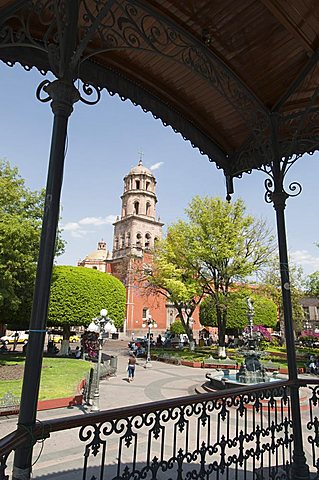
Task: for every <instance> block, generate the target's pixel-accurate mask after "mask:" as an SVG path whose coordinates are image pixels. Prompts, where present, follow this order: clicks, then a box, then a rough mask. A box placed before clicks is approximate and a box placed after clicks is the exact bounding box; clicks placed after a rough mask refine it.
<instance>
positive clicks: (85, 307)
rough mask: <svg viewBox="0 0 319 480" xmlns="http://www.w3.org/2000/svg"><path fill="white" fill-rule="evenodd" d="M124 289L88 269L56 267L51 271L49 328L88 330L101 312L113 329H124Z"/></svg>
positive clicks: (118, 283) (110, 278) (114, 281)
mask: <svg viewBox="0 0 319 480" xmlns="http://www.w3.org/2000/svg"><path fill="white" fill-rule="evenodd" d="M125 302H126V295H125V287H124V285H123V284H122V283H121V282H120V281H119V280H118V279H117V278H116V277H113V276H112V275H110V274H109V273H103V272H99V271H98V270H94V269H91V268H84V267H70V266H56V267H54V269H53V276H52V283H51V295H50V304H49V315H48V325H49V326H63V325H83V326H87V325H89V323H90V322H91V320H92V318H95V317H97V316H98V315H99V313H100V311H101V309H102V308H106V309H107V311H108V317H110V318H111V319H112V320H113V321H114V324H115V326H116V328H120V327H122V325H123V321H124V315H125Z"/></svg>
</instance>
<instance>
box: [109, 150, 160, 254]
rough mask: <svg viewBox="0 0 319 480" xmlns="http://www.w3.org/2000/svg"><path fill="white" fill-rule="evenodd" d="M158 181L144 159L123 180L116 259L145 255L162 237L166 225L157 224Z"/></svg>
mask: <svg viewBox="0 0 319 480" xmlns="http://www.w3.org/2000/svg"><path fill="white" fill-rule="evenodd" d="M155 189H156V179H155V177H154V175H153V174H152V172H151V171H150V170H149V169H148V168H147V167H145V166H144V165H143V162H142V159H140V160H139V162H138V164H137V165H136V166H135V167H133V168H131V170H130V171H129V173H128V174H127V175H126V176H125V177H124V192H123V195H122V196H121V199H122V212H121V217H120V219H119V220H118V221H116V222H115V223H114V227H115V228H114V244H113V258H116V257H120V256H123V255H126V254H127V253H128V250H129V251H132V249H133V250H134V254H135V255H137V254H140V255H141V254H142V252H143V250H145V249H152V248H153V247H154V242H155V241H156V240H157V239H159V238H160V237H161V234H162V226H163V224H162V223H160V222H158V221H156V203H157V197H156V193H155Z"/></svg>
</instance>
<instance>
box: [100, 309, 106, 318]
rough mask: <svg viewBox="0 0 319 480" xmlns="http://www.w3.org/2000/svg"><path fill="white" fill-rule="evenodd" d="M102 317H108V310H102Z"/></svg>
mask: <svg viewBox="0 0 319 480" xmlns="http://www.w3.org/2000/svg"><path fill="white" fill-rule="evenodd" d="M100 315H101V317H106V315H107V310H106V308H102V310H101V311H100Z"/></svg>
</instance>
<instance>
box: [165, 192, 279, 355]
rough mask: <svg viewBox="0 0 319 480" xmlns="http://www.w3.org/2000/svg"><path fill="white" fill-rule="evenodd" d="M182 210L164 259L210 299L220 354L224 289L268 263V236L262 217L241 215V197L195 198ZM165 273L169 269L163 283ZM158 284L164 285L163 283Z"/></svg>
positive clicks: (224, 316)
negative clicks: (229, 200) (182, 216)
mask: <svg viewBox="0 0 319 480" xmlns="http://www.w3.org/2000/svg"><path fill="white" fill-rule="evenodd" d="M186 213H187V216H188V221H179V222H177V223H176V224H174V225H172V226H171V227H169V229H168V235H167V238H166V242H167V245H168V247H167V250H168V251H169V252H173V254H171V255H170V256H168V262H169V265H170V268H171V269H173V271H175V270H177V271H179V269H181V268H182V270H183V271H187V278H188V279H192V282H194V285H196V293H197V295H198V296H199V297H202V296H203V295H204V294H205V295H209V296H211V297H212V299H213V301H214V305H215V309H216V319H217V326H218V337H219V339H218V341H219V355H220V356H225V331H226V326H227V297H228V294H229V290H230V288H231V286H232V284H233V282H242V281H244V280H245V279H246V278H247V277H248V276H250V275H251V274H252V273H253V272H254V271H256V270H257V269H259V268H260V267H261V266H263V265H264V264H265V263H266V262H267V260H268V257H269V255H270V253H271V252H272V251H273V249H274V244H273V237H272V235H271V234H270V231H269V228H268V227H267V225H266V222H265V221H264V220H260V219H255V218H253V217H252V216H250V215H247V214H246V212H245V206H244V203H243V201H242V200H237V201H236V202H234V203H232V204H231V203H227V202H224V201H223V200H221V199H220V198H210V197H203V198H201V197H195V198H194V199H193V200H192V201H191V203H190V204H189V207H188V208H187V209H186ZM170 275H171V273H169V270H168V274H167V275H165V279H166V282H169V281H170ZM181 282H182V284H184V278H183V276H182V275H181ZM161 286H162V288H164V289H167V286H166V285H165V284H164V283H163V282H162V285H161ZM194 297H195V298H196V295H194Z"/></svg>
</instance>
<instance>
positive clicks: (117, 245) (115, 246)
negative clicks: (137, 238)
mask: <svg viewBox="0 0 319 480" xmlns="http://www.w3.org/2000/svg"><path fill="white" fill-rule="evenodd" d="M114 248H115V250H118V248H119V239H118V237H116V238H115V240H114Z"/></svg>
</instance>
